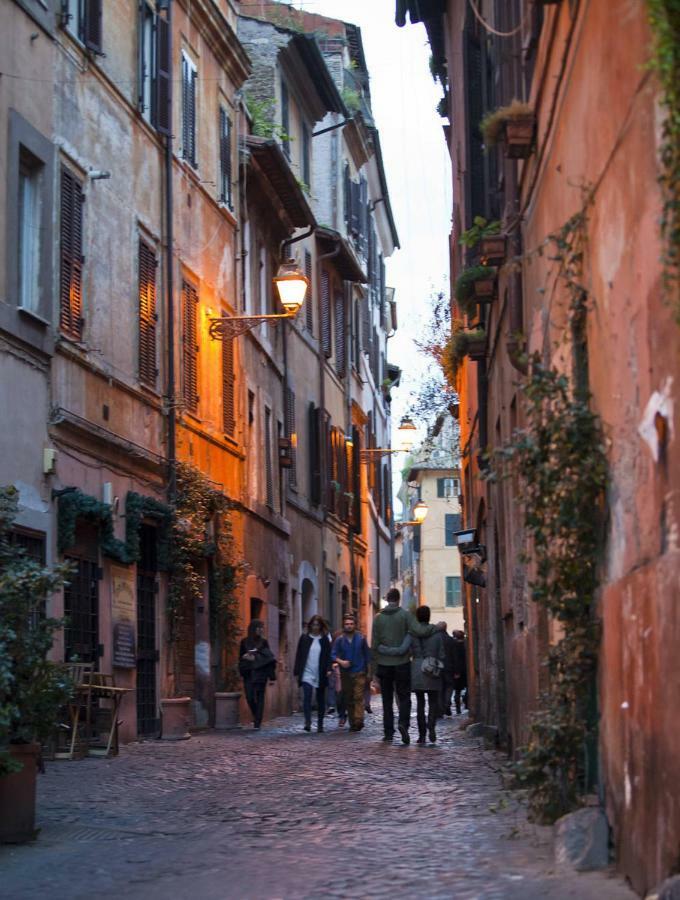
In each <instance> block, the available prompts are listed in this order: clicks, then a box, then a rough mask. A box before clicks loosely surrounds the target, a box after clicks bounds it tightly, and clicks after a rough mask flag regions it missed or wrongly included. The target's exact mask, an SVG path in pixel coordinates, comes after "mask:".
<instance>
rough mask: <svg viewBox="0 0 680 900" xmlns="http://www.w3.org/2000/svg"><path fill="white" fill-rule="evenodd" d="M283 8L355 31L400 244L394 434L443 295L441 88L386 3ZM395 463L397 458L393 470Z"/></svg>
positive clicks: (340, 1) (421, 37) (419, 46)
mask: <svg viewBox="0 0 680 900" xmlns="http://www.w3.org/2000/svg"><path fill="white" fill-rule="evenodd" d="M291 5H292V6H293V7H295V8H296V9H304V10H305V11H307V12H315V13H320V14H321V15H325V16H331V17H334V18H338V19H342V20H343V21H345V22H352V23H354V24H355V25H358V26H359V27H360V28H361V35H362V39H363V43H364V52H365V55H366V63H367V66H368V71H369V73H370V76H371V102H372V108H373V115H374V118H375V121H376V124H377V126H378V129H379V131H380V143H381V146H382V151H383V158H384V162H385V170H386V174H387V183H388V187H389V192H390V201H391V204H392V211H393V213H394V218H395V221H396V225H397V231H398V233H399V240H400V244H401V249H400V250H397V251H396V252H395V253H394V255H393V256H392V257H391V258H390V259H389V260H387V283H388V285H389V286H390V287H394V288H395V289H396V293H395V299H396V301H397V316H398V322H399V329H398V331H397V333H396V335H395V336H394V337H393V338H391V339H390V341H389V344H388V359H389V360H390V361H391V362H393V363H396V365H398V366H400V367H401V368H402V370H403V372H404V374H403V375H402V380H401V387H400V388H398V389H397V390H393V391H392V397H393V402H392V417H393V427H394V428H395V429H396V427H397V426H398V424H399V420H400V418H401V416H402V415H403V414H404V412H407V411H408V406H409V393H410V391H411V390H412V389H413V387H414V385H415V383H416V382H417V380H418V379H419V378H420V377H421V376H422V374H423V373H424V372H425V371H426V369H427V368H428V367H429V366H431V365H432V363H431V361H429V362H428V361H427V360H426V359H425V358H423V356H422V355H421V354H420V353H418V352H417V350H416V349H415V346H414V343H413V339H414V337H417V335H418V332H419V331H420V329H421V327H422V323H423V322H424V321H425V320H426V319H427V317H428V308H429V307H428V298H429V297H430V295H431V294H432V293H433V292H434V291H439V290H442V289H443V290H445V291H448V283H449V278H448V271H449V262H448V235H449V231H450V228H451V174H450V161H449V155H448V151H447V148H446V143H445V141H444V135H443V131H442V122H443V121H444V120H443V119H442V118H441V117H440V116H439V114H438V113H437V111H436V106H437V103H438V101H439V99H440V97H441V94H442V92H441V87H440V86H439V85H436V84H435V83H434V81H433V80H432V76H431V75H430V69H429V58H430V48H429V45H428V43H427V36H426V34H425V29H424V27H423V25H422V24H418V25H410V24H409V25H406V27H404V28H397V26H396V25H395V24H394V10H395V6H396V4H395V2H394V0H293V2H292V3H291ZM416 424H417V425H421V426H422V425H425V424H426V423H422V422H421V423H418V422H416ZM396 442H397V438H396V435H394V438H393V443H394V444H396ZM400 460H401V457H397V463H399V462H400ZM396 468H397V469H398V468H399V466H398V465H397V467H396Z"/></svg>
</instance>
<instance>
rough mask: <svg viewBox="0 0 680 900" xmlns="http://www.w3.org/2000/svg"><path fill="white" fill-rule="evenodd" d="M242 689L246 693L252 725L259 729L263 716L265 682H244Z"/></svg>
mask: <svg viewBox="0 0 680 900" xmlns="http://www.w3.org/2000/svg"><path fill="white" fill-rule="evenodd" d="M243 687H244V689H245V692H246V701H247V703H248V706H249V707H250V711H251V713H252V714H253V725H254V726H255V727H256V728H259V727H260V725H261V724H262V716H263V714H264V694H265V691H266V690H267V682H266V681H263V682H255V683H253V682H252V681H250V680H248V681H244V682H243Z"/></svg>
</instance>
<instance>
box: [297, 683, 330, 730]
mask: <svg viewBox="0 0 680 900" xmlns="http://www.w3.org/2000/svg"><path fill="white" fill-rule="evenodd" d="M314 691H316V711H317V716H318V723H319V725H322V724H323V717H324V713H325V711H326V697H325V694H326V688H325V687H318V688H314V687H313V686H312V685H311V684H308V683H307V682H306V681H303V682H302V711H303V713H304V715H305V725H311V724H312V697H313V696H314Z"/></svg>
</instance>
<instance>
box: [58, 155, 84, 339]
mask: <svg viewBox="0 0 680 900" xmlns="http://www.w3.org/2000/svg"><path fill="white" fill-rule="evenodd" d="M83 202H84V197H83V192H82V184H81V182H80V181H78V179H77V178H76V177H75V176H74V175H73V174H72V173H71V172H69V170H68V169H62V170H61V222H60V232H59V234H60V250H59V252H60V275H59V328H60V329H61V331H62V332H63V334H65V335H67V336H68V337H70V338H74V340H77V341H79V340H80V339H81V337H82V335H83V318H82V316H83Z"/></svg>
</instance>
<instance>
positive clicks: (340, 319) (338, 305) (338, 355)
mask: <svg viewBox="0 0 680 900" xmlns="http://www.w3.org/2000/svg"><path fill="white" fill-rule="evenodd" d="M335 370H336V372H337V373H338V375H339V376H340V377H341V378H344V375H345V371H346V359H345V298H344V297H343V295H342V293H341V292H340V291H338V292H337V293H336V295H335Z"/></svg>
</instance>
